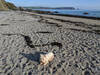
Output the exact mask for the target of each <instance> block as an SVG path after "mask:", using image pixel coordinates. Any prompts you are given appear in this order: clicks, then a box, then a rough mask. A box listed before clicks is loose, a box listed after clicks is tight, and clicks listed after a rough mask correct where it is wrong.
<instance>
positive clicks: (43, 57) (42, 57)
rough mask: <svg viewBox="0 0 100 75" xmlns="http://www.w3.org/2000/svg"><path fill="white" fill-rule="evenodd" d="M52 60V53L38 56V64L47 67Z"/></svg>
mask: <svg viewBox="0 0 100 75" xmlns="http://www.w3.org/2000/svg"><path fill="white" fill-rule="evenodd" d="M53 58H54V54H53V52H49V53H47V54H40V64H41V65H47V64H48V63H49V62H50V61H52V60H53Z"/></svg>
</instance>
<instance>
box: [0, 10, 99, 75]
mask: <svg viewBox="0 0 100 75" xmlns="http://www.w3.org/2000/svg"><path fill="white" fill-rule="evenodd" d="M51 51H52V52H53V53H54V55H55V58H54V60H53V61H52V62H50V63H49V64H47V65H46V66H43V65H40V64H39V55H40V54H41V53H47V52H51ZM99 74H100V21H99V20H91V19H85V18H84V19H83V18H75V17H64V16H55V15H42V14H36V13H31V12H30V13H29V12H21V11H1V12H0V75H99Z"/></svg>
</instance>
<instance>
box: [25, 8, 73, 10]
mask: <svg viewBox="0 0 100 75" xmlns="http://www.w3.org/2000/svg"><path fill="white" fill-rule="evenodd" d="M24 8H28V9H67V10H68V9H70V10H75V8H74V7H24Z"/></svg>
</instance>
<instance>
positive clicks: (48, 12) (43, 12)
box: [26, 9, 100, 20]
mask: <svg viewBox="0 0 100 75" xmlns="http://www.w3.org/2000/svg"><path fill="white" fill-rule="evenodd" d="M26 11H27V9H26ZM30 12H36V13H38V14H47V15H57V16H67V17H76V18H86V19H93V20H100V17H91V16H81V15H70V14H55V11H54V12H51V11H41V10H31V11H30Z"/></svg>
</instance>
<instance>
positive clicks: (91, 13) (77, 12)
mask: <svg viewBox="0 0 100 75" xmlns="http://www.w3.org/2000/svg"><path fill="white" fill-rule="evenodd" d="M32 10H40V11H51V12H57V13H54V14H64V15H66V14H67V15H77V16H86V17H97V18H100V10H83V9H82V10H79V9H78V10H67V9H66V10H65V9H32Z"/></svg>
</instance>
